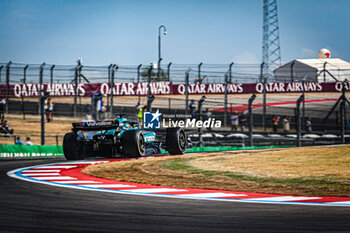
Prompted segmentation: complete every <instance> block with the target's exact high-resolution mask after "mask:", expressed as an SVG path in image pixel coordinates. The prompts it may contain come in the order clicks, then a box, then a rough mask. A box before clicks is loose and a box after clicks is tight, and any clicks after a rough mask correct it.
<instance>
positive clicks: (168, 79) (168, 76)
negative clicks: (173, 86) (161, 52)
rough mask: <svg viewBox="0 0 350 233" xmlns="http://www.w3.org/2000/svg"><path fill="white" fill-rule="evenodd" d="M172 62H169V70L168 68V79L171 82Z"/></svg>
mask: <svg viewBox="0 0 350 233" xmlns="http://www.w3.org/2000/svg"><path fill="white" fill-rule="evenodd" d="M171 64H173V63H171V62H169V64H168V70H167V74H168V81H169V82H171V79H170V66H171Z"/></svg>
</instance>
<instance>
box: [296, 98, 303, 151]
mask: <svg viewBox="0 0 350 233" xmlns="http://www.w3.org/2000/svg"><path fill="white" fill-rule="evenodd" d="M303 100H304V96H303V95H301V96H300V97H299V98H298V100H297V108H296V114H295V115H296V116H295V118H296V121H297V129H296V130H297V146H298V147H300V146H301V115H300V103H301V101H303Z"/></svg>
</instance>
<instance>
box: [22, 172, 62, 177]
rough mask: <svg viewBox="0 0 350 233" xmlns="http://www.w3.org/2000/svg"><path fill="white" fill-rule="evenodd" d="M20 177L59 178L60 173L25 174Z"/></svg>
mask: <svg viewBox="0 0 350 233" xmlns="http://www.w3.org/2000/svg"><path fill="white" fill-rule="evenodd" d="M22 175H25V176H30V177H33V176H60V175H61V174H60V173H26V174H22Z"/></svg>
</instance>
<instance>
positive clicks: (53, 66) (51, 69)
mask: <svg viewBox="0 0 350 233" xmlns="http://www.w3.org/2000/svg"><path fill="white" fill-rule="evenodd" d="M54 68H55V65H52V66H51V68H50V79H51V84H53V69H54Z"/></svg>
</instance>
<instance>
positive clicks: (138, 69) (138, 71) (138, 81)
mask: <svg viewBox="0 0 350 233" xmlns="http://www.w3.org/2000/svg"><path fill="white" fill-rule="evenodd" d="M141 67H142V64H140V65H138V66H137V85H140V70H141ZM140 100H141V96H140V95H139V97H138V102H140Z"/></svg>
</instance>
